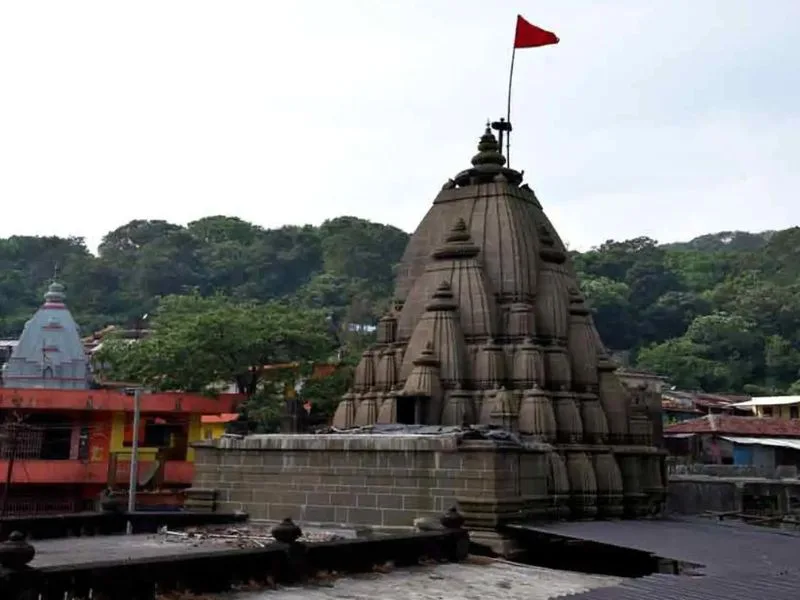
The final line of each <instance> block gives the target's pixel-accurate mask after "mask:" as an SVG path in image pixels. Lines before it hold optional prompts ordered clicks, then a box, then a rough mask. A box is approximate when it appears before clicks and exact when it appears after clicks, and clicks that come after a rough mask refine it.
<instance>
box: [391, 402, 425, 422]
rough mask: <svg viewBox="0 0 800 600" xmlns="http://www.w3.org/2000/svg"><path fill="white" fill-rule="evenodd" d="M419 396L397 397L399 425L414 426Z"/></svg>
mask: <svg viewBox="0 0 800 600" xmlns="http://www.w3.org/2000/svg"><path fill="white" fill-rule="evenodd" d="M419 399H420V398H419V396H398V397H397V422H398V423H400V424H401V425H416V424H417V423H418V421H417V406H418V405H419Z"/></svg>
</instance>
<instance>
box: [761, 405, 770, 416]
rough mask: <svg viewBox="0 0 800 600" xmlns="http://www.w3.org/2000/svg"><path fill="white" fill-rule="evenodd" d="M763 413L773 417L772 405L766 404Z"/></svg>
mask: <svg viewBox="0 0 800 600" xmlns="http://www.w3.org/2000/svg"><path fill="white" fill-rule="evenodd" d="M762 413H763V415H764V416H765V417H771V416H772V407H771V406H765V407H764V408H763V410H762Z"/></svg>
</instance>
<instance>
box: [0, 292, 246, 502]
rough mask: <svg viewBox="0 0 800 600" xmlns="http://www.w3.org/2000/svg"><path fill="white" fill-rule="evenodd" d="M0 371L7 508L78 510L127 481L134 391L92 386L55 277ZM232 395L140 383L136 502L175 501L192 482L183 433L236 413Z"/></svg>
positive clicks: (0, 446)
mask: <svg viewBox="0 0 800 600" xmlns="http://www.w3.org/2000/svg"><path fill="white" fill-rule="evenodd" d="M2 375H3V381H2V384H3V385H2V386H0V490H2V492H0V493H1V494H2V495H1V496H0V502H2V500H3V499H5V498H6V496H7V500H6V512H7V513H8V514H26V513H35V512H70V511H78V510H85V509H89V508H92V507H93V504H94V502H95V501H96V499H97V498H98V496H99V494H100V492H101V491H102V490H103V489H104V488H106V487H108V486H111V487H113V488H117V489H122V490H124V489H127V487H128V481H129V475H130V460H131V446H132V441H133V427H132V423H133V410H134V398H133V397H132V395H129V394H126V393H124V392H123V391H119V390H108V389H94V387H96V386H93V385H92V384H91V373H90V369H89V361H88V358H87V356H86V353H85V351H84V349H83V344H82V342H81V339H80V336H79V334H78V328H77V325H76V324H75V322H74V320H73V319H72V316H71V315H70V313H69V310H67V307H66V305H65V303H64V294H63V288H61V286H59V285H58V284H53V285H51V286H50V289H49V290H48V293H47V295H46V296H45V303H44V304H43V305H42V307H41V308H40V309H39V310H38V311H37V313H36V314H35V315H34V316H33V318H31V320H30V321H28V323H27V324H26V325H25V329H24V331H23V332H22V335H21V336H20V339H19V342H18V343H17V344H16V346H14V348H13V351H12V353H11V357H10V358H9V360H8V362H7V363H6V364H5V365H4V366H3V371H2ZM241 399H242V397H241V396H240V395H238V394H221V395H219V396H217V397H209V396H203V395H195V394H185V393H178V392H170V393H146V392H143V393H142V395H141V404H140V406H141V419H140V429H139V446H140V452H139V467H138V469H137V472H138V473H137V474H138V481H139V486H140V488H139V489H140V490H141V493H140V494H139V495H138V496H137V502H138V503H139V504H148V503H150V504H164V503H167V504H174V503H176V502H178V501H179V498H180V494H178V493H176V492H179V491H180V490H182V489H184V488H186V487H188V486H189V485H191V482H192V477H193V474H194V468H193V458H194V457H193V454H194V452H193V450H192V448H191V443H192V442H194V441H199V440H201V439H202V435H203V432H202V417H203V416H204V415H220V414H229V413H235V412H236V409H237V406H238V404H239V402H240V401H241ZM0 510H2V507H1V506H0Z"/></svg>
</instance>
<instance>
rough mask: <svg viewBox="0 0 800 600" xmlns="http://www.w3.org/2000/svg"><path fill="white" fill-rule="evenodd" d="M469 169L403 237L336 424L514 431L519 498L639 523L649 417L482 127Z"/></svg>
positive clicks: (547, 230)
mask: <svg viewBox="0 0 800 600" xmlns="http://www.w3.org/2000/svg"><path fill="white" fill-rule="evenodd" d="M471 162H472V164H471V166H470V167H469V168H467V169H465V170H464V171H462V172H461V173H459V174H457V175H456V176H455V177H453V178H451V179H448V180H447V183H446V184H445V185H444V186H443V187H442V189H441V191H439V192H438V195H437V196H436V198H435V200H434V202H433V205H432V206H431V207H430V210H429V211H428V213H427V214H426V215H425V217H424V218H423V219H422V221H421V223H420V224H419V226H418V227H417V229H416V231H415V232H414V234H413V235H412V236H411V238H410V240H409V243H408V246H407V247H406V250H405V253H404V254H403V257H402V259H401V261H400V264H399V265H398V267H397V280H396V287H395V292H394V298H395V302H394V308H393V310H392V311H390V312H389V313H388V314H387V315H386V316H385V317H383V318H382V319H381V320H380V322H379V323H378V332H377V338H378V340H377V344H376V346H375V347H374V348H372V349H370V350H369V351H367V352H365V353H364V355H363V357H362V359H361V362H360V363H359V365H358V368H357V369H356V374H355V381H354V384H353V392H355V395H348V396H345V398H344V399H343V401H342V404H341V405H340V407H339V408H340V410H339V411H337V416H336V420H335V423H352V422H354V421H358V422H372V421H373V420H374V419H375V418H377V420H378V421H379V422H386V423H388V422H392V421H393V420H396V419H398V418H399V415H401V413H402V415H403V416H402V419H404V420H405V421H407V420H408V419H409V418H410V417H409V414H410V411H409V404H408V402H413V403H415V404H414V407H415V408H414V415H415V416H414V419H415V422H420V423H429V424H448V425H458V424H462V423H463V422H464V421H475V420H477V421H478V422H479V423H480V424H482V425H495V426H500V427H503V428H506V429H511V430H515V429H518V430H519V434H520V435H521V436H523V437H524V438H525V439H526V444H527V445H526V448H534V447H535V448H536V450H531V451H532V452H540V453H542V454H540V455H538V456H537V457H536V459H535V460H531V461H530V462H527V463H525V464H527V465H528V466H527V467H525V469H526V470H527V471H526V475H525V477H524V478H523V479H525V478H528V476H530V477H529V478H528V479H526V481H521V482H519V489H520V490H522V489H527V490H529V492H530V490H532V489H534V488H536V489H539V490H541V491H540V492H537V493H538V494H539V495H538V498H539V499H540V500H538V501H537V502H540V503H541V498H542V496H541V494H543V493H544V491H543V490H544V488H545V487H547V494H549V498H550V502H551V503H550V511H551V512H550V514H551V515H552V516H559V517H563V516H565V513H564V511H565V510H567V504H569V506H571V510H572V511H573V516H581V517H586V516H592V515H593V514H595V513H596V512H597V513H599V514H601V515H603V516H618V515H619V512H620V506H621V504H620V498H622V499H623V505H624V507H625V510H626V512H627V514H629V515H637V514H642V513H643V512H646V511H647V510H649V509H648V506H652V505H653V503H654V502H657V501H658V498H661V497H662V496H663V494H664V482H663V476H662V475H661V474H660V471H659V470H658V469H659V468H661V467H662V466H663V455H662V454H660V453H659V451H658V450H657V449H656V448H655V447H653V446H654V441H653V435H654V434H653V419H654V416H653V409H652V408H648V406H645V405H644V404H643V403H642V402H640V403H638V404H636V403H634V402H633V401H632V399H631V395H630V393H629V391H628V390H626V389H625V388H624V387H623V385H622V383H621V382H620V380H619V378H618V377H617V375H616V373H615V369H616V366H615V365H614V364H613V363H612V362H611V361H610V359H609V358H608V353H607V351H606V350H605V348H604V346H603V344H602V341H601V340H600V338H599V335H598V333H597V328H596V327H595V324H594V321H593V319H592V315H591V312H590V307H589V306H588V305H587V303H586V301H585V299H584V298H583V296H582V295H581V294H580V291H579V290H580V286H579V282H578V280H577V276H576V274H575V268H574V266H573V265H572V262H571V260H570V257H569V253H568V252H567V249H566V247H565V245H564V243H563V241H562V240H561V238H560V237H559V235H558V232H557V231H556V229H555V228H554V227H553V224H552V223H551V222H550V220H549V219H548V217H547V216H546V215H545V213H544V211H543V209H542V205H541V203H540V202H539V199H538V198H537V197H536V195H535V194H534V192H533V190H532V189H531V188H530V187H529V186H528V185H527V184H525V185H523V184H522V175H521V173H519V172H517V171H515V170H513V169H510V168H508V166H507V164H506V159H505V157H504V156H503V155H502V152H501V148H500V147H499V144H498V141H497V139H496V138H495V136H494V134H493V133H492V131H491V130H489V129H487V130H486V131H485V132H484V133H483V135H482V136H481V138H480V141H479V143H478V152H477V154H475V155H474V156H473V157H472V161H471ZM392 367H394V369H393V368H392ZM634 404H635V405H634ZM378 405H380V409H379V410H378V409H377V407H378ZM401 408H402V410H401ZM376 412H377V417H376V416H375V414H376ZM545 453H546V457H545ZM520 464H522V463H520ZM534 471H535V472H534ZM545 471H546V473H545ZM534 481H536V483H535V484H534V483H532V482H534ZM545 483H546V486H545ZM537 486H538V488H537ZM521 493H522V495H526V494H527V495H529V496H531V497H533V496H536V495H537V493H533V492H530V493H528V492H521ZM567 499H569V502H567ZM523 504H524V502H523ZM514 510H517V509H514ZM521 510H523V511H524V510H525V509H524V508H522V509H521ZM536 510H537V511H538V512H539V513H541V512H542V506H541V504H539V505H538V508H537V509H536Z"/></svg>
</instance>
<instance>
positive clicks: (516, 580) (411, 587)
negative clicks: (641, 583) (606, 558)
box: [225, 562, 621, 600]
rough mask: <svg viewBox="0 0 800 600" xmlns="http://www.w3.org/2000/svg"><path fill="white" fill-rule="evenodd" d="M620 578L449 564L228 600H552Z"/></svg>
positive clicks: (506, 566)
mask: <svg viewBox="0 0 800 600" xmlns="http://www.w3.org/2000/svg"><path fill="white" fill-rule="evenodd" d="M620 581H621V580H620V579H618V578H615V577H604V576H599V575H585V574H582V573H573V572H568V571H556V570H553V569H545V568H541V567H529V566H524V565H517V564H512V563H507V562H492V563H490V564H469V563H460V564H445V565H437V566H436V567H414V568H410V569H398V570H397V571H391V572H389V573H383V574H379V573H376V574H372V575H365V576H358V577H352V578H349V577H346V578H342V579H335V580H324V579H323V580H321V581H320V582H321V583H323V584H324V585H323V586H319V585H316V586H304V587H300V588H292V589H278V590H268V591H264V592H244V593H240V594H234V595H226V596H225V598H229V599H230V600H273V599H275V600H295V599H297V600H301V599H302V600H334V599H337V600H338V599H341V598H352V599H361V598H363V599H365V600H366V599H370V600H371V599H373V598H380V599H381V600H462V599H463V598H503V600H547V599H549V598H558V597H561V596H566V595H568V594H578V593H581V592H586V591H589V590H593V589H597V588H604V587H611V586H614V585H617V584H618V583H619V582H620Z"/></svg>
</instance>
